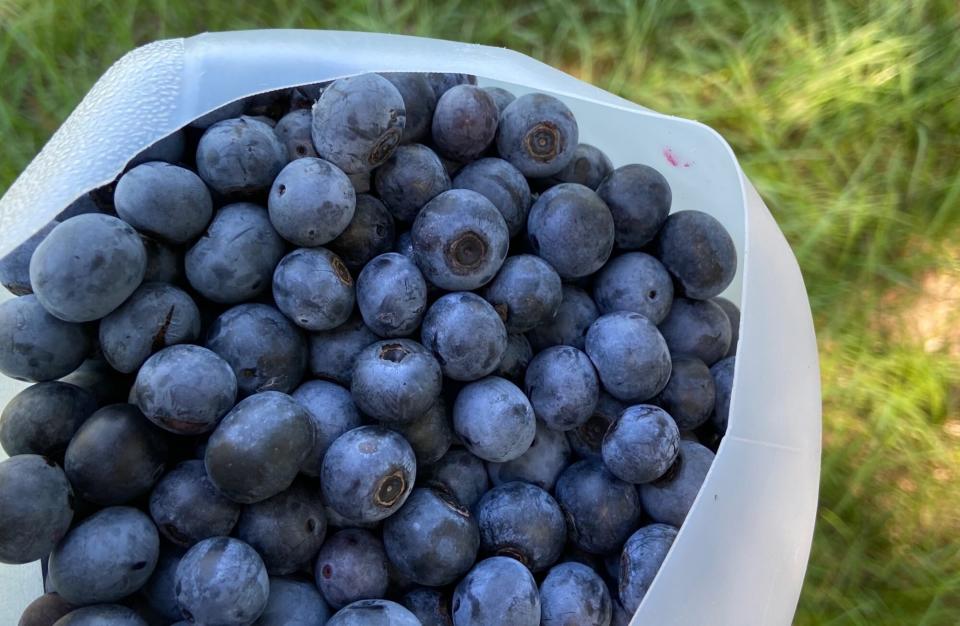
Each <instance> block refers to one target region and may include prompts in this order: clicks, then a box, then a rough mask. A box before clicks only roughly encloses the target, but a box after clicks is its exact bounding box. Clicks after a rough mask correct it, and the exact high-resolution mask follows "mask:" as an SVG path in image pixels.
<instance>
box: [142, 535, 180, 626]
mask: <svg viewBox="0 0 960 626" xmlns="http://www.w3.org/2000/svg"><path fill="white" fill-rule="evenodd" d="M182 556H183V553H182V551H181V550H180V549H179V548H170V547H161V548H160V558H159V559H158V560H157V566H156V567H155V568H154V569H153V574H152V575H151V576H150V579H149V580H148V581H147V582H146V584H145V585H144V586H143V589H142V590H141V593H142V594H143V597H144V599H145V600H146V602H147V606H149V607H150V609H152V610H153V611H154V612H155V613H157V615H159V616H160V617H161V618H162V619H164V620H166V621H167V622H171V621H173V620H179V619H181V618H182V617H183V614H182V613H180V606H179V605H178V604H177V593H176V591H175V590H174V587H175V585H176V582H177V581H176V578H177V566H178V565H180V559H181V557H182Z"/></svg>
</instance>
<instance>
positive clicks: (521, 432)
mask: <svg viewBox="0 0 960 626" xmlns="http://www.w3.org/2000/svg"><path fill="white" fill-rule="evenodd" d="M453 429H454V431H455V432H456V433H457V435H459V436H460V438H461V439H462V440H463V443H464V445H465V446H466V447H467V449H468V450H470V452H472V453H473V454H475V455H477V456H478V457H480V458H481V459H483V460H485V461H492V462H495V463H503V462H504V461H511V460H513V459H516V458H518V457H519V456H520V455H522V454H523V453H524V452H526V451H527V450H528V449H529V448H530V444H531V443H533V438H534V436H535V435H536V430H537V422H536V418H535V417H534V412H533V407H531V406H530V401H529V400H527V397H526V396H524V395H523V392H522V391H520V389H519V388H518V387H517V386H516V385H514V384H513V383H511V382H510V381H508V380H505V379H503V378H497V377H496V376H488V377H487V378H484V379H482V380H478V381H476V382H474V383H470V384H469V385H466V386H465V387H464V388H463V389H461V390H460V393H459V395H457V400H456V403H455V404H454V406H453Z"/></svg>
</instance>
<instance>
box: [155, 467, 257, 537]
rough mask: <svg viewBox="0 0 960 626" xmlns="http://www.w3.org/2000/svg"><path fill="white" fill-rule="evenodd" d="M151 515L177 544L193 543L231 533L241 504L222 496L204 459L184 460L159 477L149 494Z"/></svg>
mask: <svg viewBox="0 0 960 626" xmlns="http://www.w3.org/2000/svg"><path fill="white" fill-rule="evenodd" d="M150 516H151V517H152V518H153V521H154V522H155V523H156V525H157V528H158V529H159V530H160V533H161V534H162V535H163V536H164V537H166V538H167V539H168V540H169V541H171V542H173V543H174V544H176V545H178V546H181V547H184V548H189V547H190V546H192V545H193V544H195V543H197V542H199V541H202V540H204V539H209V538H210V537H219V536H226V535H229V534H230V532H231V531H232V530H233V527H234V526H235V525H236V523H237V519H238V518H239V517H240V505H239V504H237V503H236V502H233V501H232V500H228V499H227V498H226V497H225V496H223V495H222V494H221V493H220V492H219V491H217V489H216V487H214V486H213V483H212V482H210V477H209V476H208V475H207V470H206V468H205V467H204V465H203V461H198V460H190V461H184V462H182V463H180V464H179V465H177V466H176V467H174V468H173V469H172V470H170V472H169V473H168V474H167V475H166V476H164V477H163V478H161V479H160V482H158V483H157V486H156V487H154V488H153V492H152V493H151V494H150Z"/></svg>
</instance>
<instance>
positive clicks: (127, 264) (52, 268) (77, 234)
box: [30, 213, 147, 322]
mask: <svg viewBox="0 0 960 626" xmlns="http://www.w3.org/2000/svg"><path fill="white" fill-rule="evenodd" d="M146 267H147V253H146V250H145V249H144V247H143V242H142V241H141V240H140V236H139V235H138V234H137V231H135V230H134V229H133V228H131V227H130V226H129V225H128V224H127V223H125V222H123V221H121V220H119V219H117V218H115V217H111V216H109V215H103V214H98V213H88V214H85V215H78V216H76V217H73V218H70V219H68V220H67V221H65V222H61V223H60V224H59V225H57V227H56V228H54V229H53V230H52V231H51V232H50V234H49V235H47V237H46V239H44V240H43V241H42V242H41V243H40V245H38V246H37V249H36V250H35V251H34V253H33V257H32V258H31V259H30V283H31V284H32V285H33V292H34V294H36V296H37V298H38V299H39V301H40V303H41V304H42V305H43V307H44V308H45V309H46V310H47V311H49V312H50V313H51V314H52V315H54V316H56V317H58V318H60V319H62V320H65V321H68V322H89V321H92V320H97V319H100V318H101V317H104V316H106V315H107V314H109V313H110V312H111V311H113V310H114V309H116V308H117V307H118V306H120V305H121V304H123V301H124V300H126V299H127V298H128V297H129V296H130V294H132V293H133V292H134V291H135V290H136V288H137V287H139V286H140V283H141V281H143V276H144V272H145V271H146Z"/></svg>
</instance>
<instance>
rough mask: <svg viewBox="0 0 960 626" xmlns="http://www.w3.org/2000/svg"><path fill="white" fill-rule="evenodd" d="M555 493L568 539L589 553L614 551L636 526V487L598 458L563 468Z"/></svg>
mask: <svg viewBox="0 0 960 626" xmlns="http://www.w3.org/2000/svg"><path fill="white" fill-rule="evenodd" d="M555 495H556V498H557V502H558V503H559V504H560V507H561V508H562V509H563V512H564V515H565V516H566V520H567V532H568V533H569V538H570V541H571V542H573V544H574V545H576V546H577V547H579V548H580V549H582V550H586V551H587V552H590V553H592V554H608V553H610V552H613V551H614V550H618V549H619V548H620V546H622V545H623V542H624V541H626V540H627V538H628V537H629V536H630V534H631V533H633V531H635V530H636V529H637V527H638V526H639V525H640V514H641V509H640V496H639V495H638V494H637V489H636V488H635V487H634V486H633V485H631V484H630V483H627V482H624V481H622V480H620V479H619V478H617V477H616V476H614V475H613V474H611V473H610V471H609V470H608V469H607V468H606V467H604V465H603V463H601V462H600V461H596V460H587V461H579V462H578V463H574V464H573V465H571V466H570V467H568V468H567V469H566V470H564V472H563V474H561V475H560V478H559V479H558V480H557V487H556V491H555Z"/></svg>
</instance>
